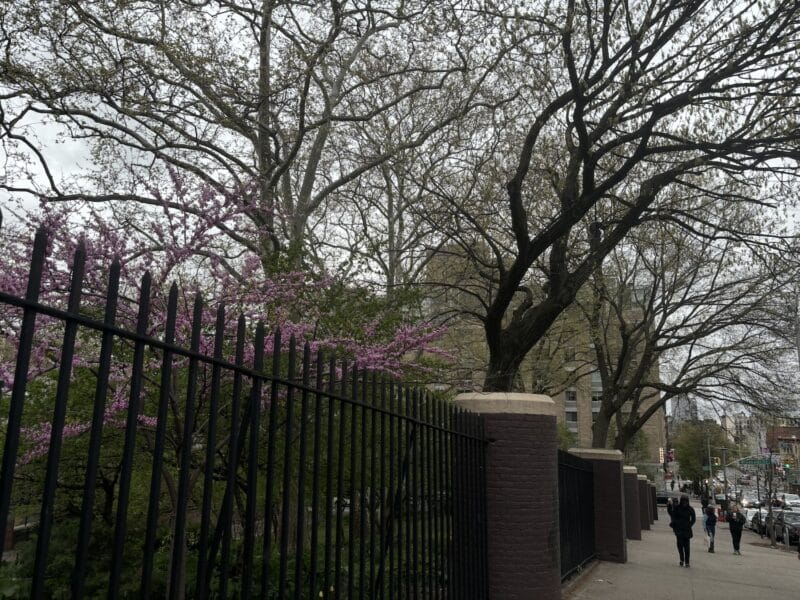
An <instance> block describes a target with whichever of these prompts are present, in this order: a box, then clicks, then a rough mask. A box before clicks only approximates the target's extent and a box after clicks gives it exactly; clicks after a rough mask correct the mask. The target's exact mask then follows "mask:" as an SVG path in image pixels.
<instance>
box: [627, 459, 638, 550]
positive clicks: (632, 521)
mask: <svg viewBox="0 0 800 600" xmlns="http://www.w3.org/2000/svg"><path fill="white" fill-rule="evenodd" d="M624 470H625V475H624V480H625V533H626V534H627V536H628V539H629V540H640V539H642V517H641V512H640V510H639V478H638V477H637V474H636V467H624Z"/></svg>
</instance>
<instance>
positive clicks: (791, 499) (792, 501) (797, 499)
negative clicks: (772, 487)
mask: <svg viewBox="0 0 800 600" xmlns="http://www.w3.org/2000/svg"><path fill="white" fill-rule="evenodd" d="M779 499H780V501H781V504H783V506H785V507H796V508H800V496H798V495H797V494H781V495H780V496H779Z"/></svg>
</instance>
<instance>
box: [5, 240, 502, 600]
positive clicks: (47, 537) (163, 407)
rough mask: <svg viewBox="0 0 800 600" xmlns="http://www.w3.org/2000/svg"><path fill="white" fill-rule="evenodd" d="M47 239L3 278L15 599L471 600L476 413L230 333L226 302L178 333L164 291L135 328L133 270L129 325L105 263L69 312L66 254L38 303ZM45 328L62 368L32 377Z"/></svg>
mask: <svg viewBox="0 0 800 600" xmlns="http://www.w3.org/2000/svg"><path fill="white" fill-rule="evenodd" d="M46 247H47V239H46V235H45V233H44V232H43V231H39V232H38V233H37V236H36V240H35V242H34V251H33V258H32V260H31V268H30V277H29V281H28V286H27V292H26V295H25V297H24V298H20V297H17V296H14V295H12V294H8V293H6V292H5V291H2V290H0V309H1V310H2V311H3V315H4V318H5V319H6V322H10V323H13V325H14V327H13V328H10V329H9V331H11V330H13V331H14V334H13V337H12V336H11V335H10V334H9V333H8V331H4V332H3V336H4V337H3V338H1V339H0V344H3V345H2V346H0V360H7V362H13V363H14V365H15V369H14V379H13V386H12V387H11V388H10V390H9V389H5V388H3V387H2V382H0V408H1V409H2V410H3V414H7V415H8V418H7V420H6V422H5V424H4V425H5V426H4V431H3V432H2V433H0V435H3V436H4V437H3V440H2V443H3V457H2V472H1V473H0V523H8V524H9V527H8V530H9V532H10V531H12V530H16V531H15V535H14V539H13V540H7V543H6V548H9V547H10V546H11V545H12V544H11V543H9V542H13V550H9V551H8V552H6V553H5V554H4V556H3V558H4V561H3V563H2V564H0V580H2V581H4V584H6V585H8V586H12V587H13V588H14V589H15V590H16V591H17V592H18V596H19V597H31V598H49V597H72V598H94V597H101V596H102V597H107V598H120V597H126V598H127V597H142V598H151V597H169V598H250V597H259V598H281V599H282V598H298V599H299V598H309V599H310V598H314V599H317V598H348V599H352V598H459V599H460V598H485V597H486V532H485V522H486V521H485V513H486V505H485V494H484V489H485V485H484V470H485V455H484V451H485V441H484V435H483V423H482V421H481V419H480V417H479V416H476V415H473V414H470V413H467V412H464V411H461V410H459V409H456V408H455V407H454V406H453V405H452V404H450V403H447V402H445V401H442V400H439V399H436V398H434V397H432V396H431V395H430V394H428V393H427V392H425V391H424V390H420V389H414V388H412V387H408V386H404V385H402V384H399V383H397V382H394V381H391V380H389V379H387V378H384V377H380V376H378V375H376V374H374V373H369V372H367V371H366V370H364V369H361V368H360V367H359V366H358V365H352V364H348V362H347V361H344V360H334V359H333V358H327V357H325V356H323V354H322V353H321V352H319V351H317V352H314V351H312V348H311V346H310V345H309V344H308V343H304V344H299V343H297V342H296V340H295V339H294V338H293V337H292V338H290V339H289V340H282V336H281V332H280V331H276V332H275V333H274V334H272V335H269V336H268V335H267V332H266V330H265V327H264V325H262V324H261V323H258V324H257V325H256V326H255V327H254V328H253V330H251V327H250V326H249V325H248V323H246V322H245V319H244V318H243V317H239V318H238V320H236V322H235V332H232V331H229V329H230V327H227V323H228V316H227V315H226V312H225V310H224V308H222V307H220V308H219V309H218V310H217V312H216V320H215V322H214V323H213V324H212V325H208V324H206V323H204V320H203V314H204V309H205V307H204V305H203V301H202V299H201V298H200V297H197V298H196V300H195V301H194V304H193V309H192V314H191V324H190V334H189V338H190V343H189V347H188V348H186V347H182V346H181V345H179V344H177V343H176V335H177V334H176V331H177V329H178V327H179V324H178V321H179V310H178V304H179V291H178V289H177V287H176V286H173V287H172V289H171V290H170V292H169V297H168V299H167V303H166V315H165V318H164V319H163V328H162V330H161V331H160V333H159V335H158V337H155V336H153V335H152V334H150V335H148V331H150V326H149V324H150V322H151V319H152V317H153V314H152V313H153V307H152V298H153V297H155V296H154V294H153V293H152V291H151V289H150V288H151V282H150V279H149V277H148V276H147V275H145V277H144V278H143V279H142V281H141V286H140V293H139V298H138V302H137V303H136V307H137V308H136V310H137V317H136V327H135V330H133V331H130V330H127V329H125V328H124V327H121V326H120V325H119V324H118V323H117V319H118V312H119V304H120V302H121V293H120V290H119V287H120V265H119V264H118V263H115V264H114V265H112V266H111V267H110V271H109V283H108V288H107V294H106V297H105V298H104V299H103V301H102V303H101V305H100V306H97V305H93V306H91V307H89V306H86V307H84V306H83V305H82V302H83V301H84V298H82V291H81V288H82V278H83V270H84V264H85V257H84V252H83V250H82V249H81V248H79V249H78V252H77V253H76V255H75V260H74V263H73V270H72V279H71V283H70V293H69V299H68V305H67V308H66V310H64V309H58V308H55V307H53V306H47V305H45V304H43V303H41V302H40V301H39V289H40V287H41V279H42V271H43V265H44V261H45V250H46ZM158 322H159V323H162V321H161V320H159V321H158ZM54 331H57V332H58V335H59V336H60V338H59V339H60V340H61V341H60V347H59V348H58V357H57V360H56V362H57V365H58V366H57V368H56V369H55V370H51V371H47V372H44V373H41V374H37V375H36V376H35V377H33V376H31V375H30V373H29V371H30V364H31V355H32V353H33V352H35V349H36V339H37V336H40V335H43V334H44V333H47V334H48V335H52V334H53V332H54ZM209 340H210V341H211V344H210V347H213V351H211V352H210V353H206V352H204V351H203V348H204V341H209ZM248 340H252V341H248ZM41 423H46V427H42V426H41ZM15 525H16V526H15ZM23 534H24V535H23ZM15 597H16V596H15Z"/></svg>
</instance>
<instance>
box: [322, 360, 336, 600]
mask: <svg viewBox="0 0 800 600" xmlns="http://www.w3.org/2000/svg"><path fill="white" fill-rule="evenodd" d="M335 392H336V362H335V361H334V359H333V357H331V359H330V363H329V365H328V423H327V431H328V440H327V444H326V450H327V463H326V465H325V493H326V496H325V557H324V565H325V566H324V567H323V569H324V571H323V577H322V594H323V595H322V598H323V600H324V598H327V597H328V594H329V593H330V585H331V550H332V549H333V542H334V539H333V510H334V505H333V450H334V445H333V441H334V439H333V438H334V425H335V423H334V419H335V417H336V400H335V398H334V393H335ZM337 460H340V458H339V457H337Z"/></svg>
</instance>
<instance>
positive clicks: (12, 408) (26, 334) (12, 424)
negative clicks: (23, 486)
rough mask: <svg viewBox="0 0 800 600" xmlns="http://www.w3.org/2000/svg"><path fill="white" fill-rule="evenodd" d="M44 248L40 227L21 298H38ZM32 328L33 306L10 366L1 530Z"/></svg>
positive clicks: (8, 503) (8, 502) (5, 519)
mask: <svg viewBox="0 0 800 600" xmlns="http://www.w3.org/2000/svg"><path fill="white" fill-rule="evenodd" d="M46 249H47V235H46V233H45V230H44V227H40V228H39V229H38V230H37V231H36V237H35V238H34V241H33V254H32V256H31V266H30V270H29V272H28V286H27V289H26V291H25V300H26V301H28V302H31V303H35V302H38V300H39V288H40V287H41V285H42V271H43V270H44V258H45V252H46ZM35 330H36V309H34V308H25V310H24V311H23V313H22V324H21V326H20V331H19V346H18V347H17V364H16V366H15V368H14V385H13V386H12V388H11V399H10V401H9V408H8V423H7V425H6V439H5V444H4V446H3V466H2V472H0V528H2V530H3V531H5V529H6V526H7V524H8V514H9V512H10V510H11V489H12V488H13V487H14V470H15V468H16V465H17V451H18V450H19V433H20V426H21V423H22V408H23V406H24V404H25V391H26V389H27V385H28V368H29V367H30V361H31V350H32V347H33V334H34V331H35Z"/></svg>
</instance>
